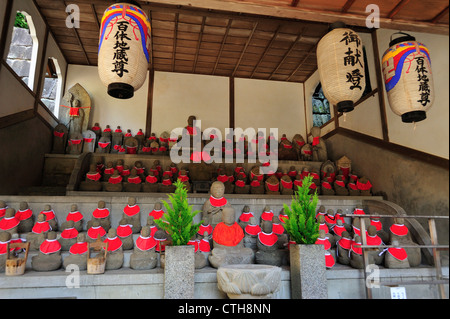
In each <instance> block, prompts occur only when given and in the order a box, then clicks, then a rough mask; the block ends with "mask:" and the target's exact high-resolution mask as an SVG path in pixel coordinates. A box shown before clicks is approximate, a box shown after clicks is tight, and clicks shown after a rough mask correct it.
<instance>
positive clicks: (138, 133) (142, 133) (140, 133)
mask: <svg viewBox="0 0 450 319" xmlns="http://www.w3.org/2000/svg"><path fill="white" fill-rule="evenodd" d="M136 135H139V136H140V135H144V132H142V131H139V132H137V133H136Z"/></svg>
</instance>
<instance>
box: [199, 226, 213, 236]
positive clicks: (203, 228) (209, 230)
mask: <svg viewBox="0 0 450 319" xmlns="http://www.w3.org/2000/svg"><path fill="white" fill-rule="evenodd" d="M205 232H207V233H208V235H211V234H212V232H213V228H212V226H211V225H210V224H208V225H203V224H202V225H200V227H199V229H198V232H197V234H199V235H201V236H203V234H204V233H205Z"/></svg>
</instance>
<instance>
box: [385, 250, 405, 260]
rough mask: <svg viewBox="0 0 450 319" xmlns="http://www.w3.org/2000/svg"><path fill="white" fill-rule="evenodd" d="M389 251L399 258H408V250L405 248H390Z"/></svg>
mask: <svg viewBox="0 0 450 319" xmlns="http://www.w3.org/2000/svg"><path fill="white" fill-rule="evenodd" d="M388 253H389V254H391V255H392V257H394V258H395V259H397V260H405V259H406V258H408V254H407V253H406V250H405V249H403V248H394V247H392V248H389V249H388Z"/></svg>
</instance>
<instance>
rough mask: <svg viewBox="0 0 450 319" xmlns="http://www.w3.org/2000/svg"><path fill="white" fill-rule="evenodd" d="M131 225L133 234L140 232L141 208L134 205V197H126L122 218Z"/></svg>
mask: <svg viewBox="0 0 450 319" xmlns="http://www.w3.org/2000/svg"><path fill="white" fill-rule="evenodd" d="M122 218H124V219H125V220H126V222H127V224H129V225H131V229H132V231H133V234H137V233H139V232H140V231H141V208H140V207H139V205H138V204H136V198H135V197H128V203H127V205H126V206H125V207H124V209H123V217H122Z"/></svg>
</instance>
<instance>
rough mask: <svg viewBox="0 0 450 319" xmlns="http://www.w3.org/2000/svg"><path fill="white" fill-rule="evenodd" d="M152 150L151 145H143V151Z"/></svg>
mask: <svg viewBox="0 0 450 319" xmlns="http://www.w3.org/2000/svg"><path fill="white" fill-rule="evenodd" d="M151 150H152V148H151V147H149V146H143V147H142V152H144V153H149V152H150V151H151Z"/></svg>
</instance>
